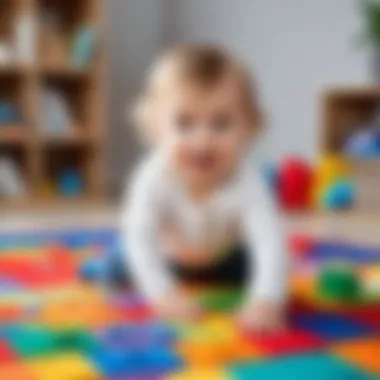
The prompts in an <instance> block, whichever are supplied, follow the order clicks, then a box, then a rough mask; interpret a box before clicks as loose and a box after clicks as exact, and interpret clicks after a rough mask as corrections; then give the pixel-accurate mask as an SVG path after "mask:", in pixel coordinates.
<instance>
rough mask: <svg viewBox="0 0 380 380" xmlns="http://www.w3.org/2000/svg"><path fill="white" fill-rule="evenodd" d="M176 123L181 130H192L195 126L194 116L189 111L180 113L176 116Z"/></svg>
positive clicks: (185, 131)
mask: <svg viewBox="0 0 380 380" xmlns="http://www.w3.org/2000/svg"><path fill="white" fill-rule="evenodd" d="M175 123H176V125H177V128H178V130H179V131H180V132H184V133H187V132H190V130H191V129H192V127H193V126H194V118H193V117H192V115H190V114H188V113H180V114H178V115H177V116H176V120H175Z"/></svg>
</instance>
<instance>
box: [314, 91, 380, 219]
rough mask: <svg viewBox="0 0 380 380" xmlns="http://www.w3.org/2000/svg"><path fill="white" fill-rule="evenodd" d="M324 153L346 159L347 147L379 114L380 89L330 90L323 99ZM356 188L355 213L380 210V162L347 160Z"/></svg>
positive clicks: (322, 142) (360, 159)
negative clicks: (345, 148)
mask: <svg viewBox="0 0 380 380" xmlns="http://www.w3.org/2000/svg"><path fill="white" fill-rule="evenodd" d="M322 111H323V118H322V125H321V127H322V128H321V131H322V134H321V147H320V148H321V151H322V152H324V153H332V154H339V155H343V156H344V155H345V152H344V146H345V143H346V142H347V140H348V139H349V138H350V137H351V136H352V135H353V134H355V133H356V132H358V131H363V130H365V129H366V128H368V125H369V124H370V123H371V122H373V120H374V117H375V116H376V115H377V114H378V113H379V111H380V86H363V87H359V86H346V87H337V88H331V89H328V90H327V91H326V92H325V93H324V94H323V98H322ZM346 159H347V162H348V163H349V166H350V168H351V175H352V178H353V180H354V181H355V183H356V187H357V197H356V198H357V201H356V205H355V210H356V211H359V212H362V211H364V212H367V211H368V210H372V211H373V210H378V211H379V210H380V194H379V191H378V188H380V157H379V159H366V158H360V157H357V158H353V157H346Z"/></svg>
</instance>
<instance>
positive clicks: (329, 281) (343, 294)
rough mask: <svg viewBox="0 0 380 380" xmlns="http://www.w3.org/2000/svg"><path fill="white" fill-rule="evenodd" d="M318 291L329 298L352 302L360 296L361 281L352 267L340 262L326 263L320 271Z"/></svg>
mask: <svg viewBox="0 0 380 380" xmlns="http://www.w3.org/2000/svg"><path fill="white" fill-rule="evenodd" d="M317 289H318V293H319V294H320V295H321V296H322V297H325V298H327V299H329V300H333V301H343V302H354V301H358V300H359V299H360V297H361V283H360V279H359V277H358V275H357V274H356V273H355V271H354V269H353V268H352V267H351V266H349V265H347V264H342V263H334V264H329V265H326V266H325V267H324V268H323V269H322V270H321V272H320V274H319V277H318V283H317Z"/></svg>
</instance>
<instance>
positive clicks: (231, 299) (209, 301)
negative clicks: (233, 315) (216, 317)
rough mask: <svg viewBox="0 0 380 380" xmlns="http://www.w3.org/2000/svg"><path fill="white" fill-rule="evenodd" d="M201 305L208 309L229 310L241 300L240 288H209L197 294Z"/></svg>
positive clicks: (234, 307)
mask: <svg viewBox="0 0 380 380" xmlns="http://www.w3.org/2000/svg"><path fill="white" fill-rule="evenodd" d="M199 299H200V303H201V304H202V306H203V307H204V308H205V309H207V310H210V311H229V310H232V309H236V308H237V307H238V306H239V305H240V304H241V303H242V300H243V292H242V290H240V289H219V290H209V291H206V292H204V293H202V294H201V295H200V296H199Z"/></svg>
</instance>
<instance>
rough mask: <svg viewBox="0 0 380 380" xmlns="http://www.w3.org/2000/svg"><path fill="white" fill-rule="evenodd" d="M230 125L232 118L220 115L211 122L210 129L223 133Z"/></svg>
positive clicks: (223, 114)
mask: <svg viewBox="0 0 380 380" xmlns="http://www.w3.org/2000/svg"><path fill="white" fill-rule="evenodd" d="M231 125H232V118H231V116H230V115H229V114H227V113H220V114H217V115H215V116H214V118H213V120H212V128H213V129H214V131H215V132H218V133H224V132H226V131H227V130H228V129H229V128H230V127H231Z"/></svg>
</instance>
